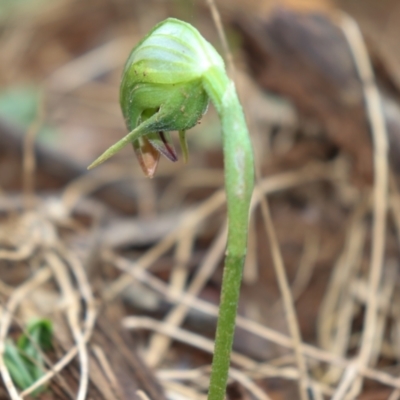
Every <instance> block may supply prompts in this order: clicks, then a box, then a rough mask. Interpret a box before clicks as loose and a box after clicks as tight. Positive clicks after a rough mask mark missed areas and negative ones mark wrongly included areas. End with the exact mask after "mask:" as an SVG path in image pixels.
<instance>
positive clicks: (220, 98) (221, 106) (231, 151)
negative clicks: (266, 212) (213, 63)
mask: <svg viewBox="0 0 400 400" xmlns="http://www.w3.org/2000/svg"><path fill="white" fill-rule="evenodd" d="M204 87H205V90H206V91H207V93H208V95H209V96H210V98H211V100H212V102H213V103H214V105H215V107H216V109H217V111H218V114H219V116H220V118H221V123H222V137H223V148H224V164H225V165H224V169H225V189H226V194H227V207H228V223H229V226H228V242H227V251H226V257H225V266H224V274H223V280H222V289H221V300H220V307H219V317H218V323H217V332H216V338H215V348H214V357H213V363H212V371H211V380H210V388H209V393H208V399H209V400H223V399H224V397H225V391H226V384H227V381H228V373H229V365H230V354H231V350H232V344H233V337H234V332H235V320H236V312H237V305H238V302H239V294H240V285H241V281H242V270H243V264H244V258H245V256H246V250H247V231H248V214H249V208H250V201H251V195H252V192H253V186H254V167H253V165H254V162H253V151H252V146H251V142H250V137H249V133H248V130H247V126H246V121H245V118H244V114H243V110H242V107H241V105H240V102H239V99H238V96H237V94H236V90H235V86H234V84H233V82H232V81H230V80H229V78H228V77H227V76H226V73H225V71H222V70H221V69H219V68H217V67H211V68H210V69H209V70H208V71H207V73H206V74H205V76H204Z"/></svg>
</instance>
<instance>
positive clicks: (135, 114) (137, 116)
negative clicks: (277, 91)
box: [89, 19, 254, 400]
mask: <svg viewBox="0 0 400 400" xmlns="http://www.w3.org/2000/svg"><path fill="white" fill-rule="evenodd" d="M209 100H211V101H212V103H213V104H214V106H215V108H216V110H217V112H218V114H219V116H220V119H221V126H222V142H223V151H224V170H225V189H226V198H227V204H228V207H227V208H228V220H229V228H228V241H227V250H226V257H225V267H224V277H223V282H222V289H221V303H220V315H219V318H218V324H217V333H216V341H215V350H214V357H213V366H212V372H211V376H210V390H209V394H208V399H209V400H223V399H224V396H225V387H226V383H227V379H228V371H229V356H230V351H231V348H232V343H233V334H234V330H235V317H236V308H237V304H238V300H239V293H240V283H241V277H242V268H243V262H244V258H245V255H246V249H247V223H248V215H249V208H250V200H251V195H252V192H253V185H254V165H253V164H254V163H253V151H252V146H251V142H250V137H249V133H248V130H247V126H246V121H245V118H244V114H243V110H242V107H241V105H240V102H239V99H238V96H237V94H236V89H235V85H234V83H233V82H232V81H231V80H230V79H229V78H228V76H227V74H226V71H225V67H224V62H223V60H222V58H221V57H220V56H219V54H218V53H217V52H216V51H215V50H214V48H213V47H212V46H211V45H210V44H209V43H208V42H207V41H206V40H205V39H203V37H202V36H201V35H200V33H199V32H198V31H197V30H196V29H195V28H193V27H192V26H191V25H189V24H187V23H185V22H182V21H179V20H176V19H167V20H166V21H164V22H161V23H160V24H159V25H157V26H156V27H155V28H154V29H153V30H152V31H151V32H150V33H149V34H148V35H147V36H146V37H145V38H144V39H143V40H142V41H141V42H140V43H139V44H138V45H137V46H136V47H135V48H134V49H133V51H132V53H131V55H130V56H129V59H128V61H127V63H126V66H125V69H124V73H123V76H122V82H121V97H120V101H121V107H122V113H123V114H124V117H125V121H126V125H127V127H128V129H129V130H130V132H129V133H128V134H127V135H126V136H125V137H124V138H122V139H121V140H120V141H119V142H117V143H115V144H114V145H113V146H111V147H110V148H109V149H108V150H106V152H105V153H104V154H103V155H101V156H100V157H99V158H98V159H97V160H96V161H95V162H94V163H93V164H92V165H90V167H89V168H92V167H95V166H96V165H99V164H101V163H102V162H103V161H105V160H107V159H108V158H110V157H111V156H112V155H114V154H115V153H116V152H117V151H118V150H120V149H121V148H122V147H124V146H126V145H127V144H128V143H131V144H132V145H133V148H134V150H135V153H136V155H137V156H138V158H139V162H140V165H141V166H142V169H143V171H144V172H145V174H146V175H147V176H150V177H152V176H153V175H154V173H155V170H156V167H157V163H158V160H159V157H160V154H163V155H164V156H166V157H167V158H169V159H170V160H172V161H175V160H176V159H177V155H176V152H175V150H174V147H173V145H172V143H171V139H170V136H169V132H171V131H178V132H179V138H180V143H181V147H182V151H183V154H184V158H185V159H187V153H188V152H187V145H186V139H185V132H186V130H187V129H189V128H192V127H193V126H194V125H196V124H197V122H198V121H199V120H200V119H201V117H202V116H203V114H204V113H205V112H206V110H207V106H208V102H209Z"/></svg>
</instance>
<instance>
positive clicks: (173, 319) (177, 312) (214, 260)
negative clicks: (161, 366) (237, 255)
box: [146, 226, 228, 366]
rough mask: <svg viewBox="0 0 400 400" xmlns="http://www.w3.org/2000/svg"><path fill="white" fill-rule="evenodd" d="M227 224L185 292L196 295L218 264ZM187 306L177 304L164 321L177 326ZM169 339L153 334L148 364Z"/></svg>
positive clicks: (161, 353) (154, 361)
mask: <svg viewBox="0 0 400 400" xmlns="http://www.w3.org/2000/svg"><path fill="white" fill-rule="evenodd" d="M227 233H228V230H227V226H224V228H223V229H222V230H221V232H220V234H219V235H218V236H217V238H216V239H215V240H214V242H213V244H212V245H211V247H210V249H209V251H208V253H207V255H206V256H205V258H204V261H203V262H202V263H201V265H200V267H199V268H198V270H197V272H196V275H195V277H194V278H193V280H192V282H191V283H190V285H189V287H188V288H187V290H186V293H187V294H189V295H191V296H197V295H198V294H199V293H200V291H201V290H202V289H203V287H204V285H205V284H206V283H207V281H208V280H209V279H210V276H211V275H212V273H213V272H214V271H215V269H216V267H217V266H218V263H219V261H220V260H221V259H222V257H223V254H224V250H225V244H226V238H227ZM188 310H189V307H188V306H187V305H185V304H179V305H177V306H176V307H175V308H174V309H173V310H172V311H170V313H169V314H168V315H167V317H166V318H165V322H166V323H168V324H172V325H175V326H179V325H180V324H181V323H182V322H183V320H184V319H185V317H186V314H187V312H188ZM169 343H170V340H169V339H168V338H167V337H165V336H164V337H163V336H160V335H155V336H153V337H152V338H151V340H150V346H149V350H148V352H147V355H146V361H147V363H148V364H149V365H150V366H155V365H156V364H158V363H159V362H160V360H161V359H162V358H163V356H164V355H165V352H166V350H167V348H168V346H169Z"/></svg>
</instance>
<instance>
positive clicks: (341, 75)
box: [0, 0, 400, 400]
mask: <svg viewBox="0 0 400 400" xmlns="http://www.w3.org/2000/svg"><path fill="white" fill-rule="evenodd" d="M210 4H212V2H206V1H204V2H203V1H200V0H198V1H184V0H181V1H178V0H177V1H172V0H171V1H156V0H148V1H139V0H86V1H79V0H57V1H49V0H42V1H36V0H29V1H21V2H20V3H19V5H17V6H16V5H15V4H13V3H12V2H10V5H9V6H7V4H6V3H5V5H4V6H3V5H1V4H0V87H1V91H0V315H1V317H0V350H2V349H3V348H4V344H5V342H6V340H7V339H10V338H14V339H15V338H17V337H18V336H19V335H20V333H21V332H23V331H24V330H25V326H26V323H27V321H29V320H30V319H32V318H33V317H41V318H44V317H45V318H49V319H50V320H51V321H52V323H53V326H54V335H53V336H54V337H53V349H52V350H51V351H50V352H47V353H46V354H45V355H44V356H45V359H46V367H47V373H46V374H45V376H44V377H43V382H48V389H47V390H46V391H45V392H44V393H42V394H41V395H39V397H38V398H40V399H79V400H83V399H86V398H87V399H94V400H98V399H99V400H102V399H105V400H109V399H110V400H111V399H119V400H123V399H147V398H149V399H151V400H161V399H167V398H168V399H191V400H192V399H193V400H194V399H205V398H206V393H207V386H208V378H209V373H210V362H211V355H212V352H213V341H212V339H213V335H214V330H215V323H216V316H217V312H218V296H219V286H220V282H221V275H222V269H221V267H222V261H223V255H224V251H225V241H226V227H225V225H226V224H225V207H224V205H225V197H224V191H223V184H224V182H223V169H222V168H223V160H222V154H221V151H220V146H219V141H218V136H219V125H218V120H217V118H216V116H215V113H214V112H213V110H210V112H209V114H208V115H207V116H206V117H205V118H204V120H203V121H202V123H201V124H200V125H199V126H197V127H196V128H195V129H194V130H193V131H191V132H189V133H188V136H189V138H188V139H189V147H190V150H191V154H190V160H189V163H188V164H187V165H183V163H182V161H178V162H177V163H174V164H172V163H169V162H168V161H165V160H162V162H161V165H160V166H159V170H158V172H157V174H156V177H155V178H154V179H153V180H148V179H145V178H144V177H143V176H142V174H141V171H140V168H139V166H138V165H137V163H136V161H135V160H134V156H133V152H132V151H131V149H126V151H125V150H124V151H123V152H122V153H121V156H119V157H117V158H116V160H115V161H110V162H108V163H106V164H105V165H104V166H101V167H100V168H98V169H96V170H94V171H91V172H90V173H87V172H86V166H87V165H88V164H90V162H91V161H93V159H94V158H96V156H98V155H99V154H100V153H101V152H102V151H104V150H105V149H106V148H107V147H108V146H109V145H110V144H112V143H114V142H115V141H116V140H118V139H119V138H120V137H121V136H122V135H124V134H125V127H124V123H123V119H122V116H121V113H120V110H119V105H118V90H119V80H120V76H121V70H122V68H123V64H124V62H125V60H126V58H127V55H128V53H129V51H130V49H131V48H132V47H133V46H134V45H135V43H137V41H138V40H139V39H140V38H141V37H142V36H143V34H145V33H146V32H147V31H148V30H149V29H150V28H151V27H152V26H153V25H154V24H155V23H156V22H158V21H160V20H162V19H164V18H166V17H168V16H174V17H178V18H181V19H184V20H186V21H188V22H191V23H192V24H194V25H195V26H196V27H197V28H198V29H199V30H200V31H201V32H202V33H203V34H204V36H205V37H206V38H207V39H208V40H209V41H211V42H212V43H213V44H215V46H216V47H217V48H218V49H220V50H221V52H222V53H224V46H223V44H221V37H220V35H219V34H218V29H217V27H216V24H215V20H214V19H213V17H212V13H211V12H210V8H209V5H210ZM11 5H12V6H11ZM217 6H218V7H219V10H220V12H221V17H222V21H223V25H224V29H225V31H226V33H227V38H228V42H229V47H230V51H231V55H230V56H229V55H227V54H225V56H227V58H228V59H229V58H232V59H233V62H234V66H235V72H234V77H235V80H236V83H237V86H238V89H239V92H240V96H241V99H242V101H243V105H244V108H245V111H246V115H247V119H248V123H249V128H250V131H251V135H252V140H253V144H254V149H255V155H256V162H257V170H258V177H257V187H256V190H255V194H254V203H253V205H254V206H253V209H252V214H251V218H250V238H249V250H248V257H247V260H246V266H245V271H244V278H243V288H242V296H241V302H240V305H239V317H238V318H237V326H238V328H237V332H236V338H235V344H234V352H233V354H232V370H231V374H230V383H229V387H228V398H229V399H230V400H233V399H258V400H266V399H274V400H275V399H276V400H278V399H297V398H300V397H299V391H298V383H299V382H300V383H301V382H303V384H304V385H305V386H306V387H307V388H308V397H309V400H320V399H333V400H341V399H349V400H350V399H355V398H358V399H362V400H367V399H371V400H381V399H382V400H384V399H385V400H386V399H387V400H396V399H400V370H399V360H400V297H399V291H398V288H399V283H400V280H399V261H398V260H399V256H400V254H399V249H400V194H399V189H398V183H399V182H398V174H399V163H398V159H399V154H400V153H399V152H400V136H399V135H400V78H399V77H400V50H399V46H398V37H399V34H400V32H399V28H398V26H400V25H399V24H398V22H399V20H400V7H399V5H398V4H397V1H396V0H392V1H389V0H386V1H380V2H376V1H372V0H371V1H363V2H359V1H356V0H340V1H337V2H336V3H335V4H334V3H330V2H328V1H322V0H321V1H318V0H314V1H311V0H301V1H300V0H299V1H294V0H292V1H269V0H265V1H250V0H249V1H242V0H235V1H228V0H221V1H217ZM3 7H4V9H3ZM347 13H349V14H347ZM349 15H352V17H350V16H349ZM353 18H354V19H353ZM358 26H360V27H361V31H362V33H363V36H359V35H358ZM365 43H366V44H367V50H368V53H366V52H364V51H363V50H364V45H365ZM370 65H372V68H373V71H372V70H370V69H369V66H370ZM29 85H34V86H33V89H32V87H31V86H29ZM18 90H19V92H18V93H19V94H18V95H17V97H12V95H11V94H13V93H14V94H15V93H16V92H17V91H18ZM32 91H33V93H35V96H36V97H34V99H35V100H34V101H35V102H36V103H35V104H36V107H34V108H36V111H35V112H34V114H33V115H32V116H31V117H30V119H29V121H28V120H26V119H25V120H24V117H23V114H24V111H23V110H24V107H25V105H24V104H25V103H24V101H25V100H24V99H25V98H24V96H30V93H32ZM18 96H19V97H18ZM2 99H5V100H2ZM15 99H16V100H15ZM2 101H3V102H2ZM4 102H6V103H7V102H8V103H7V104H13V105H12V106H10V107H11V108H10V109H11V111H8V112H7V111H6V112H4V110H5V109H7V108H6V107H4ZM380 105H382V106H380ZM14 114H15V115H14ZM18 118H19V119H20V121H18ZM23 123H25V125H24V124H23ZM43 127H47V129H51V133H50V134H49V133H47V134H46V133H43V132H42V131H43ZM216 138H217V139H216ZM387 141H388V143H386V142H387ZM267 198H268V201H269V207H270V209H271V215H272V221H273V226H271V224H269V221H270V220H269V218H268V212H269V211H268V210H269V208H268V207H266V203H265V199H267ZM277 265H278V267H279V266H281V267H284V270H285V271H286V275H287V282H288V283H289V286H290V289H291V290H290V292H289V291H287V292H285V281H286V279H285V276H283V275H282V274H281V275H280V276H279V274H278V279H277V276H276V273H275V268H274V266H275V267H276V266H277ZM282 289H283V292H282ZM290 304H294V306H295V307H294V310H295V313H294V314H293V315H291V314H290ZM297 326H298V327H299V330H298V331H296V327H297ZM296 332H297V333H296ZM293 334H294V337H293ZM0 374H1V376H2V381H3V384H2V385H1V386H0V398H4V399H10V398H11V399H12V400H16V399H21V398H28V397H29V393H31V392H32V391H33V388H29V389H27V390H24V391H21V390H19V389H18V388H16V387H15V385H14V383H13V382H12V380H11V377H10V375H9V372H8V370H7V368H6V367H5V364H4V362H3V358H2V357H0ZM43 382H42V383H43ZM38 385H40V382H39V383H38ZM302 400H303V399H302Z"/></svg>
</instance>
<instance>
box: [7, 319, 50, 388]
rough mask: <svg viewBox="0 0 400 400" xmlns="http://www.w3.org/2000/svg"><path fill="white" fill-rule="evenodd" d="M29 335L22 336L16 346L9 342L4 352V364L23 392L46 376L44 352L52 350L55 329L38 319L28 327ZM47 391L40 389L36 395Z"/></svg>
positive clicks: (47, 321) (45, 321) (45, 320)
mask: <svg viewBox="0 0 400 400" xmlns="http://www.w3.org/2000/svg"><path fill="white" fill-rule="evenodd" d="M26 331H27V334H22V335H20V337H19V338H18V340H17V345H15V344H14V343H13V342H12V341H11V340H9V341H7V343H6V348H5V352H4V362H5V364H6V366H7V368H8V370H9V372H10V375H11V378H12V380H13V381H14V383H15V384H16V385H17V386H18V387H19V388H20V389H22V390H24V389H26V388H28V387H29V386H31V385H33V384H34V383H35V382H36V381H37V380H38V379H39V378H41V377H42V376H43V374H44V360H43V356H42V351H44V350H49V349H50V348H51V337H52V334H53V327H52V323H51V321H49V320H47V319H37V320H34V321H32V322H30V323H29V324H28V326H27V327H26ZM43 390H45V386H41V387H40V388H38V389H37V390H36V391H35V392H34V393H33V394H34V395H36V394H38V393H40V392H42V391H43Z"/></svg>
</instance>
